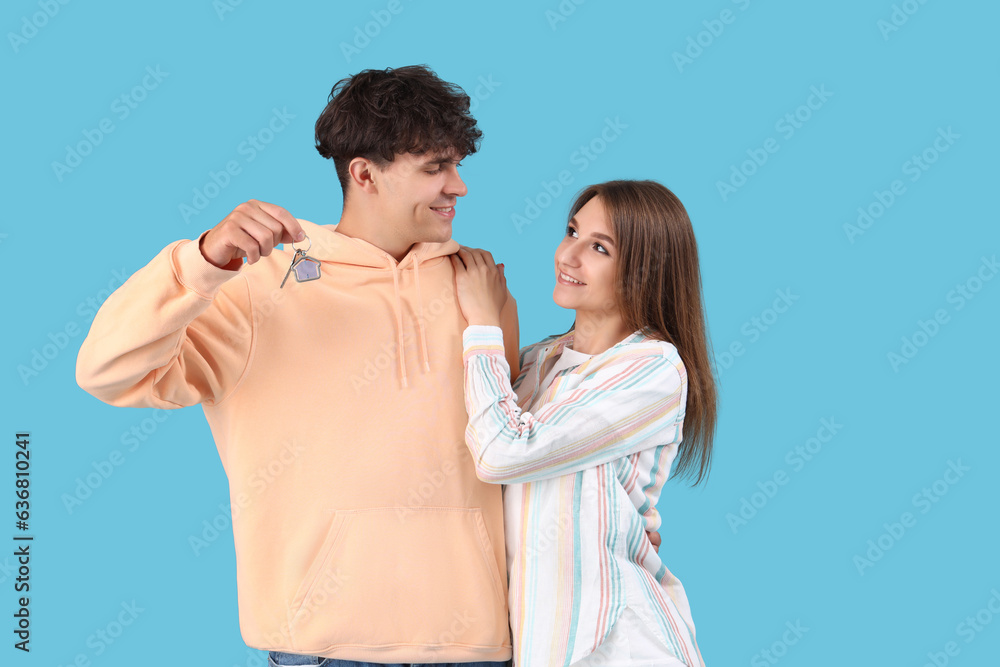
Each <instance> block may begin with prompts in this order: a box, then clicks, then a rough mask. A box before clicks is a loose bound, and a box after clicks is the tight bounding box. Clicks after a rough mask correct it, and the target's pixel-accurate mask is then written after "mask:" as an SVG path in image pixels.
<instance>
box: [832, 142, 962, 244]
mask: <svg viewBox="0 0 1000 667" xmlns="http://www.w3.org/2000/svg"><path fill="white" fill-rule="evenodd" d="M961 137H962V135H960V134H955V133H954V132H953V131H952V129H951V125H949V126H948V129H944V128H941V127H939V128H938V129H937V136H936V137H935V138H934V141H932V142H931V144H930V145H929V146H927V148H925V149H924V150H922V151H920V153H914V154H913V155H912V156H910V159H908V160H906V161H905V162H904V163H903V164H902V166H901V167H900V169H901V170H902V171H903V175H904V176H909V177H910V178H909V180H910V182H911V183H916V182H917V181H919V180H920V177H921V176H923V175H924V173H926V172H927V170H928V169H930V168H931V165H933V164H934V163H935V162H937V161H938V159H939V158H940V157H941V154H942V153H946V152H948V150H949V149H950V148H951V147H952V146H954V145H955V142H956V141H957V140H958V139H960V138H961ZM904 194H906V184H905V183H904V182H903V181H902V180H901V179H898V178H897V179H896V180H894V181H893V182H892V183H890V184H889V187H888V188H887V189H886V190H875V191H874V192H872V197H873V199H872V201H870V202H869V203H868V204H866V205H864V206H859V207H858V211H857V213H858V217H857V219H856V220H855V221H854V223H853V224H852V223H850V222H846V223H844V227H843V228H844V234H845V235H846V236H847V240H848V241H850V242H851V245H853V244H854V239H856V238H857V237H859V236H861V235H863V234H864V233H865V232H866V231H868V230H869V229H870V228H871V227H872V225H874V224H875V222H876V221H877V220H878V219H879V218H881V217H882V216H883V215H885V214H886V212H887V211H888V210H889V209H890V208H892V205H893V204H895V203H896V201H897V200H898V199H899V198H900V197H902V196H903V195H904Z"/></svg>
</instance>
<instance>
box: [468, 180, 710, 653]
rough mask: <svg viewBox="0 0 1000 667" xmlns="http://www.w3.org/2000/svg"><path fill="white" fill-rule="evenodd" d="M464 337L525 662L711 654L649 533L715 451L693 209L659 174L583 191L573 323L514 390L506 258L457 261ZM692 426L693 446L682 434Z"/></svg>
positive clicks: (474, 428)
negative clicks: (665, 492) (674, 485)
mask: <svg viewBox="0 0 1000 667" xmlns="http://www.w3.org/2000/svg"><path fill="white" fill-rule="evenodd" d="M452 261H453V263H454V264H455V270H456V280H457V286H458V297H459V302H460V305H461V308H462V312H463V314H464V315H465V317H466V320H467V321H468V323H469V326H468V328H467V329H466V330H465V332H464V346H465V347H464V349H465V351H464V355H465V356H464V362H465V391H466V398H465V401H466V408H467V410H468V413H469V426H468V429H467V431H466V442H467V444H468V447H469V450H470V451H471V453H472V458H473V461H474V462H475V465H476V470H477V473H478V475H479V477H480V478H481V479H483V480H484V481H488V482H493V483H497V484H505V485H506V487H505V488H504V493H503V498H504V526H505V528H504V530H505V534H506V544H507V567H508V575H509V607H510V616H511V618H510V624H511V630H512V632H513V641H514V664H515V665H517V666H518V667H554V666H564V665H579V666H583V665H586V666H590V667H593V666H595V665H602V666H603V667H613V666H618V665H621V666H625V665H629V666H636V665H650V666H652V665H657V666H659V667H665V666H666V667H669V666H671V665H689V666H694V665H703V661H702V658H701V654H700V652H699V650H698V645H697V643H696V641H695V629H694V623H693V621H692V618H691V611H690V607H689V605H688V600H687V596H686V595H685V593H684V588H683V587H682V586H681V583H680V581H678V580H677V578H676V577H674V576H673V575H672V574H671V573H670V571H669V570H668V569H667V567H666V565H664V564H663V562H662V561H661V560H660V558H659V556H658V554H657V553H656V551H655V550H654V549H653V547H652V545H651V544H650V541H649V538H648V536H647V534H646V531H647V530H649V531H655V530H656V529H657V528H658V527H659V526H660V516H659V514H658V513H657V511H656V502H657V500H658V499H659V496H660V490H661V488H662V486H663V483H664V482H665V481H666V478H667V475H668V474H669V472H670V467H671V464H672V463H674V459H675V458H676V459H677V460H676V463H677V466H676V470H675V476H677V477H685V476H694V477H695V481H694V483H695V484H697V483H699V482H700V481H701V480H702V479H703V478H704V477H705V476H706V475H707V472H708V469H709V465H710V462H711V454H712V439H713V435H714V431H715V417H716V391H715V384H714V381H713V376H712V371H711V367H710V365H709V351H708V345H707V340H706V334H705V322H704V313H703V310H702V299H701V279H700V272H699V268H698V252H697V246H696V244H695V239H694V233H693V231H692V228H691V222H690V220H689V219H688V216H687V212H686V211H685V210H684V207H683V206H682V205H681V203H680V201H679V200H678V199H677V197H676V196H674V194H673V193H672V192H670V190H668V189H667V188H665V187H664V186H662V185H660V184H659V183H656V182H653V181H611V182H608V183H601V184H599V185H593V186H591V187H588V188H587V189H585V190H584V191H583V192H582V193H581V194H580V195H579V196H578V197H577V199H576V201H575V202H574V203H573V206H572V208H571V210H570V218H569V224H568V225H567V227H566V234H565V236H564V238H563V240H562V242H561V243H560V244H559V247H558V248H557V249H556V253H555V263H554V267H553V268H554V270H555V277H556V286H555V289H554V291H553V294H552V297H553V299H554V300H555V302H556V303H557V304H558V305H560V306H562V307H563V308H571V309H573V310H575V311H576V321H575V322H574V325H573V327H572V328H571V329H570V330H569V331H568V332H567V333H565V334H562V335H557V336H551V337H549V338H546V339H544V340H542V341H539V342H538V343H535V344H534V345H529V346H528V347H526V348H524V349H522V350H521V372H520V375H519V376H518V377H517V379H516V380H515V381H514V383H513V386H511V384H510V382H509V380H508V379H507V378H508V376H509V368H508V365H507V363H506V361H505V359H504V347H503V338H502V332H501V330H500V327H499V324H500V315H499V314H500V309H501V306H502V305H503V302H504V299H505V295H506V280H505V278H504V274H503V266H502V265H501V266H500V267H499V268H498V267H497V266H495V265H494V262H493V258H492V256H491V255H490V254H489V253H487V252H485V251H482V250H475V249H469V248H463V249H462V250H460V251H459V253H458V255H457V256H455V255H453V256H452ZM682 425H683V436H684V437H683V440H682Z"/></svg>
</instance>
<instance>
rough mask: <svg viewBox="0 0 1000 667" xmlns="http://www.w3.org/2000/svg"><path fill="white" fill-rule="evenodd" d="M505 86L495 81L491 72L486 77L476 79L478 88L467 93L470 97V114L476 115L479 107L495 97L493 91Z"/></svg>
mask: <svg viewBox="0 0 1000 667" xmlns="http://www.w3.org/2000/svg"><path fill="white" fill-rule="evenodd" d="M501 85H503V84H502V83H501V82H500V81H494V80H493V73H492V72H490V73H489V74H487V75H486V76H485V77H483V76H480V77H479V78H478V79H476V87H475V88H473V89H472V90H471V91H468V90H467V91H466V93H467V94H468V95H469V113H475V112H476V110H477V109H479V105H480V104H482V103H483V102H485V101H486V100H488V99H489V98H490V97H492V96H493V91H495V90H496V89H497V88H499V87H500V86H501Z"/></svg>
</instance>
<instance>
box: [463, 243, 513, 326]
mask: <svg viewBox="0 0 1000 667" xmlns="http://www.w3.org/2000/svg"><path fill="white" fill-rule="evenodd" d="M450 257H451V263H452V266H454V267H455V285H456V288H457V293H458V302H459V306H460V307H461V309H462V314H463V315H464V316H465V320H466V321H467V322H468V323H469V324H470V325H477V324H481V325H490V326H500V311H501V310H502V309H503V305H504V303H506V301H507V278H506V277H505V276H504V266H503V264H500V265H499V266H497V264H496V263H495V262H494V261H493V255H492V254H490V253H489V252H487V251H486V250H482V249H480V248H467V247H465V246H462V247H461V248H459V250H458V252H457V253H455V254H454V255H451V256H450Z"/></svg>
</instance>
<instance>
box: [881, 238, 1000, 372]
mask: <svg viewBox="0 0 1000 667" xmlns="http://www.w3.org/2000/svg"><path fill="white" fill-rule="evenodd" d="M998 271H1000V264H998V263H997V256H996V255H993V256H992V257H990V258H987V257H986V256H983V257H981V258H980V262H979V268H978V269H976V271H975V272H974V273H973V274H972V275H971V276H969V277H968V278H966V279H965V281H963V282H961V283H958V284H957V285H955V287H954V288H953V289H951V290H949V291H948V293H947V294H946V295H945V301H946V302H948V303H950V304H954V309H953V310H954V312H958V311H960V310H962V309H963V308H965V306H966V304H967V303H969V302H970V301H972V299H974V298H975V297H976V294H978V293H979V292H980V291H981V290H982V289H983V286H984V285H986V283H988V282H989V281H991V280H993V277H994V276H996V274H997V272H998ZM949 322H951V315H950V314H949V313H948V310H947V309H945V308H938V309H937V310H935V311H934V314H933V315H932V316H931V317H930V318H929V319H927V320H923V319H919V320H917V328H916V329H915V330H914V332H913V333H912V334H910V335H908V336H903V337H902V338H900V339H899V340H900V346H899V348H898V350H892V351H890V352H888V353H887V354H886V359H887V360H888V361H889V366H890V367H891V368H892V372H893V373H898V372H899V369H900V368H901V367H903V366H905V365H906V364H908V363H910V362H911V361H912V360H913V359H914V357H916V356H917V354H919V353H920V350H922V349H923V348H924V347H926V346H927V344H928V343H929V342H930V341H931V339H932V338H934V337H935V336H937V335H938V334H939V333H940V332H941V328H942V327H943V326H945V325H946V324H948V323H949Z"/></svg>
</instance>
